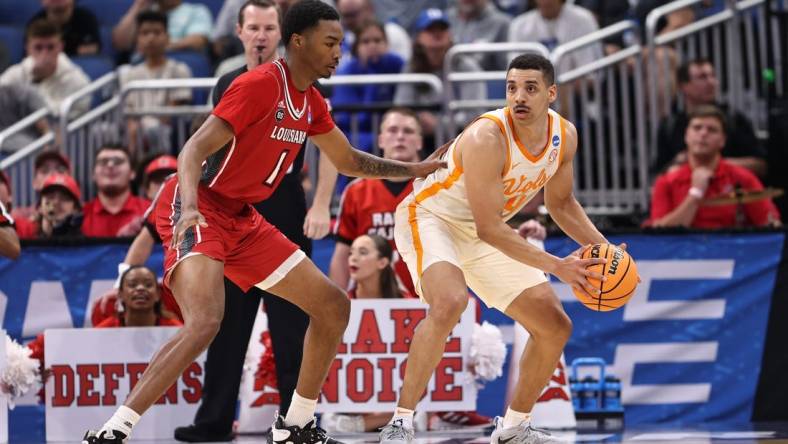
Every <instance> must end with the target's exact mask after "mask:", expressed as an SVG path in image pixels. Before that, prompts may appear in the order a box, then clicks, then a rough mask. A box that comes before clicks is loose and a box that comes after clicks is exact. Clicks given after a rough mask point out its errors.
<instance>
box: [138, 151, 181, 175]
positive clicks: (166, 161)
mask: <svg viewBox="0 0 788 444" xmlns="http://www.w3.org/2000/svg"><path fill="white" fill-rule="evenodd" d="M177 169H178V159H176V158H175V157H173V156H170V155H168V154H165V155H162V156H159V157H157V158H155V159H153V160H151V161H150V162H149V163H148V166H146V167H145V175H146V176H150V175H151V174H153V173H155V172H156V171H161V170H168V171H176V170H177Z"/></svg>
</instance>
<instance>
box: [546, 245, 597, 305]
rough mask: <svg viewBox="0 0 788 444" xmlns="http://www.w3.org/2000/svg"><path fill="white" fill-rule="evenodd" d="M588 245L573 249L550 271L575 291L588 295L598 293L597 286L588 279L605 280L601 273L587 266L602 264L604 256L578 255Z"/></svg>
mask: <svg viewBox="0 0 788 444" xmlns="http://www.w3.org/2000/svg"><path fill="white" fill-rule="evenodd" d="M588 247H589V246H588V245H587V246H584V247H582V248H580V249H578V250H576V251H574V252H573V253H572V254H570V255H569V256H567V257H565V258H563V259H561V260H560V262H559V265H558V267H556V269H555V270H554V271H553V272H552V274H553V275H555V277H557V278H558V279H560V280H561V282H563V283H565V284H568V285H569V286H571V287H572V288H574V289H575V290H577V291H582V292H583V293H587V294H588V295H589V296H591V295H597V294H599V293H600V290H599V288H597V287H595V286H594V285H592V284H591V283H590V282H589V281H588V279H589V278H591V279H597V280H602V281H604V280H605V277H604V276H602V274H601V273H599V272H596V271H592V270H589V269H588V267H589V266H591V265H596V264H604V263H606V262H607V259H605V258H599V257H596V258H588V259H581V257H580V255H581V254H582V252H583V250H585V249H586V248H588Z"/></svg>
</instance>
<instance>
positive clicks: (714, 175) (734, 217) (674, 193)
mask: <svg viewBox="0 0 788 444" xmlns="http://www.w3.org/2000/svg"><path fill="white" fill-rule="evenodd" d="M725 138H726V132H725V117H724V115H723V113H722V112H721V111H720V110H719V109H718V108H716V107H714V106H702V107H698V108H696V109H695V110H694V111H693V112H692V113H691V114H690V118H689V124H688V126H687V130H686V132H685V135H684V142H685V143H686V146H687V163H685V164H683V165H681V166H679V167H678V168H676V169H675V170H673V171H670V172H668V173H666V174H663V175H661V176H660V177H658V178H657V181H656V183H655V184H654V191H653V196H652V199H651V219H650V221H649V222H650V224H651V225H653V226H655V227H675V226H683V227H692V228H726V227H739V226H766V225H773V226H776V225H779V224H780V214H779V213H778V211H777V208H776V207H775V206H774V203H773V202H772V201H771V200H762V201H758V202H753V203H748V204H743V205H725V206H703V205H702V204H703V200H704V199H708V198H712V197H716V196H720V195H725V194H729V193H731V192H734V191H737V190H742V191H754V190H761V189H763V185H762V184H761V182H760V180H758V178H757V177H755V174H753V173H752V172H751V171H750V170H748V169H746V168H744V167H741V166H738V165H735V164H733V163H731V162H728V161H727V160H725V159H724V158H723V157H722V154H721V153H722V149H723V147H724V146H725Z"/></svg>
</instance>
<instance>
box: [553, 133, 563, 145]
mask: <svg viewBox="0 0 788 444" xmlns="http://www.w3.org/2000/svg"><path fill="white" fill-rule="evenodd" d="M560 143H561V138H560V137H558V134H556V135H555V136H553V146H558V145H559V144H560Z"/></svg>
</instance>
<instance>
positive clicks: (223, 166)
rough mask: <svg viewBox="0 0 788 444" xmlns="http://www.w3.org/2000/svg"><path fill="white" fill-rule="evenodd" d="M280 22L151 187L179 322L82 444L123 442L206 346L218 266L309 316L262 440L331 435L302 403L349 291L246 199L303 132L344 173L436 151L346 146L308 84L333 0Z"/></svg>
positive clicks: (333, 39)
mask: <svg viewBox="0 0 788 444" xmlns="http://www.w3.org/2000/svg"><path fill="white" fill-rule="evenodd" d="M283 28H284V32H283V41H284V43H285V45H286V48H287V56H286V58H285V59H280V60H277V61H275V62H273V63H270V64H265V65H261V66H260V67H258V68H256V69H254V70H252V71H250V72H248V73H246V74H243V75H241V76H240V77H238V78H237V79H236V80H235V81H234V82H233V83H232V85H231V86H230V88H229V89H228V90H227V92H225V94H224V96H223V97H222V100H221V101H220V103H219V104H218V105H217V106H216V108H215V109H214V111H213V114H212V115H211V116H210V117H209V118H208V119H207V120H206V122H205V123H204V124H203V125H202V127H200V129H199V130H197V132H196V133H195V134H194V135H193V136H192V137H191V138H190V139H189V141H188V142H187V143H186V145H185V146H184V147H183V150H182V151H181V153H180V156H179V158H178V177H177V180H175V179H172V180H170V181H168V182H167V183H165V185H164V186H163V188H162V191H161V195H160V196H159V199H158V202H157V205H156V209H155V211H156V230H157V231H158V233H159V234H160V236H161V238H162V241H163V243H164V245H165V268H166V271H165V277H164V281H165V284H166V285H168V286H169V287H170V288H171V289H172V291H173V294H174V295H175V298H176V300H177V301H178V305H179V306H180V307H181V309H182V312H183V317H184V327H183V328H182V329H181V330H180V331H179V332H178V333H177V334H176V335H175V336H173V337H172V339H171V340H170V341H169V342H167V343H166V344H165V345H164V346H163V347H162V348H161V349H160V350H159V352H158V353H156V355H155V356H154V357H153V359H152V360H151V362H150V365H149V366H148V368H147V370H146V371H145V373H144V374H143V375H142V378H141V379H140V381H139V382H138V383H137V385H136V386H135V387H134V388H133V390H132V391H131V393H130V394H129V397H128V398H127V399H126V402H125V405H123V406H121V407H120V408H119V409H118V410H117V411H116V412H115V414H114V415H113V416H112V418H110V419H109V421H107V422H106V423H105V424H104V426H103V427H102V428H101V429H100V430H98V431H89V432H88V433H86V435H85V438H84V440H83V442H84V443H86V444H102V443H117V444H119V443H124V442H126V441H127V440H128V438H129V435H130V433H131V430H132V428H133V427H134V425H135V424H136V423H137V421H138V420H139V418H140V414H142V413H144V412H145V411H146V410H147V409H148V408H149V407H150V406H151V405H153V403H154V402H155V401H156V400H157V399H158V398H159V397H160V396H161V395H162V394H163V393H164V392H165V390H166V389H167V388H169V387H170V386H171V385H172V383H173V382H175V381H176V379H177V378H178V377H179V376H180V374H181V373H182V372H183V371H184V369H186V367H187V366H188V365H189V363H191V362H192V361H193V360H194V359H196V358H197V357H198V356H199V355H200V353H202V351H203V350H205V349H206V348H207V347H208V345H209V344H210V342H211V341H212V339H213V337H214V336H215V335H216V332H217V330H218V328H219V325H220V323H221V319H222V315H223V312H224V283H223V275H226V276H227V277H228V278H229V279H230V280H232V281H234V282H235V283H236V284H237V285H238V286H239V287H241V289H243V290H244V291H247V290H248V289H250V288H251V287H253V286H256V287H258V288H261V289H263V290H266V291H268V292H270V293H273V294H275V295H277V296H280V297H282V298H284V299H287V300H288V301H290V302H292V303H294V304H296V305H298V306H299V307H300V308H301V309H303V310H304V312H306V313H307V314H308V315H309V317H310V324H309V328H308V330H307V333H306V337H305V340H304V357H303V361H302V365H301V372H300V373H299V378H298V384H297V386H296V391H295V393H294V395H293V400H292V402H291V405H290V408H289V409H288V411H287V414H286V416H284V417H282V416H279V417H278V418H277V419H276V421H275V423H274V425H273V426H272V437H273V438H272V439H273V442H275V443H285V442H288V443H292V444H313V443H315V444H316V443H324V444H330V443H334V442H336V441H334V440H332V439H331V438H328V437H327V436H326V434H325V432H324V431H323V430H322V429H319V428H317V427H316V425H315V420H314V411H315V406H316V404H317V398H318V395H319V393H320V388H321V386H322V384H323V381H324V380H325V378H326V375H327V373H328V368H329V365H330V363H331V362H332V360H333V359H334V356H335V354H336V350H337V347H338V345H339V343H340V341H341V338H342V334H343V333H344V331H345V327H346V325H347V321H348V316H349V313H350V302H349V300H348V298H347V296H346V295H345V294H344V292H343V291H342V290H341V289H340V288H338V287H337V286H336V285H334V284H333V283H332V282H331V281H330V280H329V279H328V278H327V277H326V276H324V275H323V274H322V273H321V272H320V271H319V270H318V269H317V267H315V265H314V264H313V263H312V262H311V261H310V260H308V259H307V258H306V255H305V254H304V253H303V252H302V251H301V250H300V249H298V247H297V246H296V245H295V244H293V243H292V242H290V241H289V240H287V238H286V237H285V236H283V235H282V234H281V233H280V232H279V231H278V230H276V229H275V228H274V227H273V226H271V225H270V224H269V223H268V222H266V221H265V220H264V219H263V218H262V217H261V216H260V215H259V214H258V213H257V212H256V211H255V210H254V209H253V208H252V206H251V203H255V202H259V201H262V200H264V199H266V198H267V197H268V196H269V195H270V194H271V193H272V192H273V190H274V189H275V188H276V187H277V186H278V184H279V182H280V181H281V179H282V177H283V176H284V175H285V173H286V172H287V170H288V168H289V167H290V165H291V163H292V162H293V159H294V158H295V157H296V155H297V154H298V150H299V149H300V147H301V144H302V143H303V141H304V140H305V139H306V138H307V137H310V138H311V139H312V141H314V142H315V144H316V145H317V146H318V147H319V148H320V149H321V150H322V151H323V153H324V154H326V155H327V156H328V158H329V159H330V160H331V162H332V163H334V164H335V165H336V167H337V169H338V170H339V172H341V173H343V174H346V175H348V176H360V177H414V176H426V175H427V174H429V173H430V172H432V171H435V170H436V169H438V168H440V167H441V166H442V165H443V162H440V161H438V160H434V159H435V158H437V156H435V157H434V158H428V159H427V160H425V161H424V162H421V163H407V162H398V161H394V160H387V159H381V158H378V157H375V156H372V155H369V154H366V153H364V152H361V151H358V150H355V149H354V148H353V147H351V146H350V143H349V142H348V140H347V138H346V137H345V136H344V134H342V132H341V131H340V130H339V129H337V128H336V127H335V126H334V123H333V122H332V120H331V117H330V116H329V114H328V111H327V109H326V104H325V100H324V99H323V97H321V96H320V94H319V93H318V92H317V90H316V89H315V88H314V87H313V86H312V83H313V82H314V81H315V80H317V79H318V78H321V77H323V78H324V77H329V76H330V75H331V74H332V73H333V71H334V70H335V69H336V66H337V64H338V63H339V58H340V52H341V51H340V44H341V42H342V38H343V33H342V27H341V25H340V23H339V15H338V14H337V12H336V10H334V8H332V7H330V6H328V5H326V4H325V3H322V2H321V1H319V0H303V1H301V2H299V3H296V4H295V5H293V6H292V7H291V8H290V10H289V11H288V13H287V16H286V17H285V20H284V26H283ZM263 141H265V143H263ZM228 143H230V144H229V146H228V147H227V148H223V147H225V145H227V144H228ZM440 153H441V152H440V150H438V151H436V154H438V155H439V154H440ZM238 346H239V347H246V344H238Z"/></svg>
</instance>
